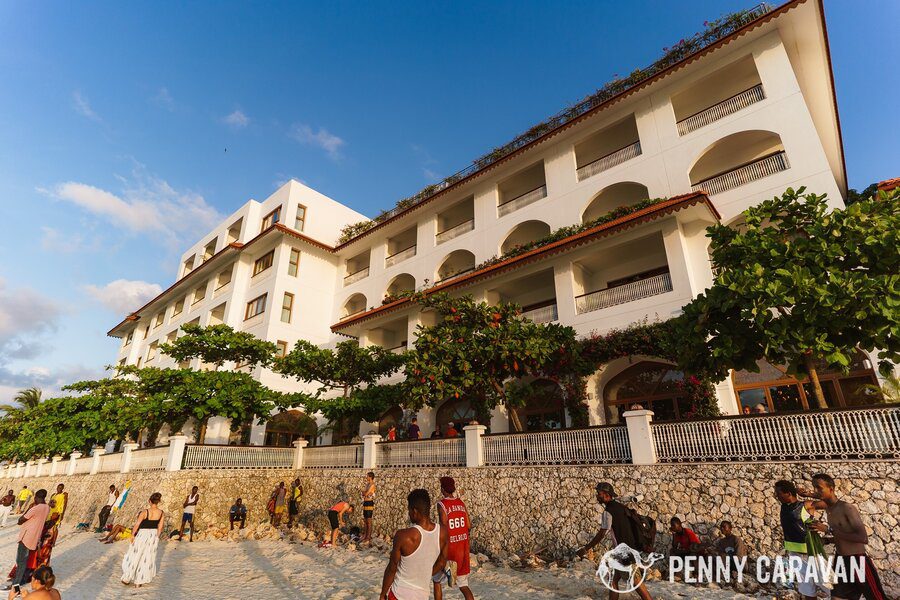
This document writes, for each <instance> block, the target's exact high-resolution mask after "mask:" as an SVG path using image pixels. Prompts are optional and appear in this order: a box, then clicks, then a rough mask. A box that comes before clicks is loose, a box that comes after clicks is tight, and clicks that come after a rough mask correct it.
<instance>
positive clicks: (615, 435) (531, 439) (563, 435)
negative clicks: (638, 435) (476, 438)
mask: <svg viewBox="0 0 900 600" xmlns="http://www.w3.org/2000/svg"><path fill="white" fill-rule="evenodd" d="M482 443H483V444H484V446H483V448H484V464H486V465H574V464H615V463H627V462H631V448H630V446H629V445H628V432H627V431H626V428H625V427H624V426H621V425H619V426H611V427H591V428H587V429H560V430H556V431H540V432H533V433H511V434H498V435H486V436H484V437H483V438H482Z"/></svg>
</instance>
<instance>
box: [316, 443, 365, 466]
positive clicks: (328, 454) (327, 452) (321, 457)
mask: <svg viewBox="0 0 900 600" xmlns="http://www.w3.org/2000/svg"><path fill="white" fill-rule="evenodd" d="M362 465H363V445H362V444H346V445H340V446H312V447H307V448H305V449H304V450H303V468H305V469H309V468H313V469H341V468H347V467H360V468H362Z"/></svg>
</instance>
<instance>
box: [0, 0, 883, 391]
mask: <svg viewBox="0 0 900 600" xmlns="http://www.w3.org/2000/svg"><path fill="white" fill-rule="evenodd" d="M750 4H751V3H750V2H736V1H732V0H727V1H721V2H712V1H703V2H689V3H684V2H679V3H675V2H662V1H658V2H647V1H642V2H628V3H623V2H597V1H590V2H587V1H567V2H533V1H515V2H514V1H496V2H489V3H488V2H485V3H469V2H454V3H448V2H416V3H413V2H393V3H389V2H368V3H363V2H327V3H317V4H313V3H252V4H251V3H239V2H216V3H212V2H184V3H177V4H176V3H165V4H163V3H150V2H144V3H139V2H124V3H123V2H80V3H63V2H56V3H51V2H40V3H39V2H24V1H6V2H3V3H0V40H3V41H2V43H0V215H2V220H0V223H2V227H3V235H2V236H0V401H5V400H6V399H7V395H8V394H10V393H11V391H12V390H14V389H16V388H18V387H21V386H24V385H27V384H31V383H36V384H38V385H40V386H44V387H46V388H48V389H53V388H54V387H56V386H58V385H59V384H60V382H64V381H71V380H73V379H76V378H80V377H84V376H92V375H98V374H99V373H100V371H101V370H102V367H103V365H105V364H107V363H109V362H112V360H113V359H114V356H115V349H116V345H117V341H116V340H113V339H110V338H107V337H106V335H105V332H106V331H107V330H108V329H109V328H110V327H111V326H112V325H114V324H115V323H117V322H118V321H119V319H120V318H121V317H122V316H123V314H124V313H125V312H127V310H129V309H134V308H137V307H138V306H139V305H140V304H141V301H142V300H143V299H145V298H146V296H147V295H148V294H150V295H152V294H153V293H154V292H155V291H156V290H158V289H159V288H158V286H162V287H166V286H167V285H168V284H169V283H171V281H172V279H173V277H174V274H175V269H176V261H177V258H178V256H179V255H180V253H181V252H182V251H183V249H184V247H185V246H187V245H189V244H190V243H193V242H194V241H195V238H196V237H197V236H199V235H201V234H202V233H203V232H204V231H206V230H208V228H209V227H210V226H211V224H213V223H214V222H215V221H216V220H217V218H218V217H220V216H222V215H225V214H228V213H230V212H231V211H233V210H234V209H236V208H237V207H239V206H240V205H241V204H243V203H244V202H245V201H246V200H247V199H249V198H257V199H262V198H265V197H266V196H268V195H269V194H270V193H271V192H272V191H273V190H274V189H275V188H276V187H277V185H279V184H280V183H281V182H284V181H285V180H287V179H288V178H290V177H294V178H297V179H299V180H302V181H304V182H305V183H307V184H308V185H310V186H312V187H314V188H316V189H318V190H319V191H321V192H323V193H325V194H326V195H329V196H331V197H333V198H335V199H336V200H339V201H341V202H344V203H346V204H348V205H350V206H351V207H353V208H355V209H357V210H359V211H361V212H364V213H366V214H375V213H376V212H377V211H378V210H379V209H381V208H387V207H390V206H392V205H393V203H394V202H395V201H396V200H397V199H399V198H401V197H404V196H407V195H409V194H411V193H413V192H415V191H417V190H418V189H420V188H421V187H423V186H424V185H427V184H428V183H431V182H433V181H434V180H436V179H437V178H439V177H441V176H444V175H447V174H450V173H452V172H454V171H456V170H458V169H460V168H462V167H464V166H465V165H466V164H468V162H470V161H471V160H472V159H474V158H476V157H477V156H480V155H481V154H482V153H484V152H486V151H488V150H489V149H490V148H492V147H494V146H497V145H500V144H502V143H504V142H506V141H508V140H509V139H510V138H512V137H513V136H515V135H516V134H517V133H519V132H521V131H524V130H525V129H527V128H528V127H529V126H531V125H533V124H534V123H536V122H539V121H541V120H543V119H544V118H545V117H547V116H548V115H550V114H552V113H555V112H556V111H557V110H559V109H560V108H562V107H563V106H565V105H567V104H569V103H571V102H573V101H575V100H577V99H579V98H581V97H583V96H584V95H586V94H588V93H590V92H591V91H593V90H594V89H595V88H597V87H599V86H600V85H602V84H603V83H604V82H605V81H607V80H608V79H609V78H610V77H611V76H613V75H615V74H620V73H621V74H624V73H627V72H629V71H630V70H631V69H632V68H634V67H636V66H644V65H646V64H648V63H649V62H652V60H654V59H655V58H656V57H657V56H658V55H659V53H660V51H661V48H662V47H664V46H668V45H671V44H672V43H673V42H675V41H677V40H678V39H680V38H682V37H685V36H686V35H689V34H691V33H693V32H695V31H698V30H700V29H701V28H702V23H703V21H704V20H707V19H712V18H716V17H718V16H720V15H721V14H723V13H725V12H729V11H730V10H734V9H737V8H743V7H747V6H749V5H750ZM826 13H827V18H828V24H829V35H830V38H831V45H832V57H833V60H834V67H835V72H836V79H837V94H838V103H839V108H840V114H841V121H842V124H843V132H844V147H845V152H846V156H847V168H848V173H849V178H850V183H851V186H853V187H857V188H860V189H861V188H862V187H865V186H866V185H867V184H869V183H871V182H873V181H878V180H881V179H886V178H889V177H896V176H900V160H898V158H900V151H898V149H897V145H896V132H897V131H900V111H898V110H897V109H896V99H897V97H898V91H900V90H898V88H900V80H898V78H897V77H895V76H893V73H894V72H895V66H896V64H897V63H898V61H900V42H898V39H897V37H896V34H895V32H894V31H892V30H891V28H892V27H893V26H894V24H896V23H897V22H900V3H897V2H892V1H889V0H883V1H871V2H844V1H837V0H826ZM226 148H227V152H226Z"/></svg>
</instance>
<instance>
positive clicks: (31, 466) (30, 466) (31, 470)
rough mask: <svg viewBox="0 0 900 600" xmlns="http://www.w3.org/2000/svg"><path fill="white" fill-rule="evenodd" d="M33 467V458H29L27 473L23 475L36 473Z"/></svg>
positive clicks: (28, 475)
mask: <svg viewBox="0 0 900 600" xmlns="http://www.w3.org/2000/svg"><path fill="white" fill-rule="evenodd" d="M33 467H34V461H33V460H29V461H28V462H26V463H25V474H24V475H23V477H31V476H32V475H34V468H33Z"/></svg>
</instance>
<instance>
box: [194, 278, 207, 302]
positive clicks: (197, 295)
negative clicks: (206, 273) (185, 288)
mask: <svg viewBox="0 0 900 600" xmlns="http://www.w3.org/2000/svg"><path fill="white" fill-rule="evenodd" d="M204 298H206V284H205V283H204V284H203V285H201V286H200V287H198V288H197V289H196V290H194V301H193V302H191V304H192V305H193V304H197V303H198V302H200V301H201V300H203V299H204Z"/></svg>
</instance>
